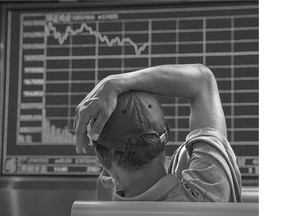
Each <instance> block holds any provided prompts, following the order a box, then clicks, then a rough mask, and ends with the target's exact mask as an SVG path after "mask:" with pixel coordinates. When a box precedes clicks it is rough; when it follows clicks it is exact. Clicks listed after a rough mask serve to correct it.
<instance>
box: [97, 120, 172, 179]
mask: <svg viewBox="0 0 288 216" xmlns="http://www.w3.org/2000/svg"><path fill="white" fill-rule="evenodd" d="M166 130H167V136H166V140H165V141H164V142H162V143H161V140H160V139H159V137H158V136H156V135H155V134H145V135H143V136H141V137H139V138H138V140H137V142H139V143H144V144H145V143H146V144H149V145H151V146H153V148H151V149H150V150H147V151H140V152H121V151H116V150H112V149H110V148H108V147H105V146H103V145H100V144H99V143H97V141H94V140H93V144H94V146H95V149H96V151H97V152H98V154H99V156H100V157H101V161H102V163H103V165H104V166H106V168H107V169H109V168H110V167H111V164H112V161H113V162H115V164H116V165H117V166H118V167H120V168H121V169H123V170H125V171H127V172H130V173H131V172H135V171H137V170H139V169H142V168H143V167H144V166H145V165H147V164H149V163H151V162H152V161H153V160H154V159H155V158H156V157H157V156H158V155H160V154H161V153H162V152H163V151H164V148H165V144H166V143H167V142H168V140H169V135H170V129H169V126H168V124H167V123H166Z"/></svg>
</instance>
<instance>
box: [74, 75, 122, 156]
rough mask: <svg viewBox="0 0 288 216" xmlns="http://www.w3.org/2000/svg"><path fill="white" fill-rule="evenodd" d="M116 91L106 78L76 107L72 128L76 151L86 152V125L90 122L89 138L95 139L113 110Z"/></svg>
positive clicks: (87, 141) (115, 102)
mask: <svg viewBox="0 0 288 216" xmlns="http://www.w3.org/2000/svg"><path fill="white" fill-rule="evenodd" d="M117 97H118V95H117V92H116V90H115V89H114V88H113V86H111V84H109V82H106V80H102V81H101V82H99V83H98V84H97V85H96V86H95V88H94V89H93V90H92V91H91V92H90V93H89V94H88V95H87V96H86V97H85V98H84V99H83V100H82V101H81V103H80V104H79V105H78V106H77V107H76V110H75V112H76V116H75V119H74V126H73V127H74V129H75V135H76V152H77V153H83V152H84V153H87V152H88V144H89V143H90V139H89V137H88V135H87V132H88V131H87V126H88V125H89V124H90V128H91V138H92V139H93V140H97V139H98V137H99V135H100V133H101V131H102V129H103V127H104V125H105V123H106V122H107V120H108V119H109V117H110V115H111V114H112V113H113V111H114V110H115V107H116V104H117Z"/></svg>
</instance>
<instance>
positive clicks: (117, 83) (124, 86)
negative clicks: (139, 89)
mask: <svg viewBox="0 0 288 216" xmlns="http://www.w3.org/2000/svg"><path fill="white" fill-rule="evenodd" d="M124 76H125V75H124V74H115V75H111V76H109V77H108V80H107V82H108V85H109V86H110V87H111V88H112V89H113V91H114V93H115V94H116V96H117V97H118V96H119V95H120V94H123V93H125V92H127V91H129V90H130V89H129V88H128V82H127V81H124Z"/></svg>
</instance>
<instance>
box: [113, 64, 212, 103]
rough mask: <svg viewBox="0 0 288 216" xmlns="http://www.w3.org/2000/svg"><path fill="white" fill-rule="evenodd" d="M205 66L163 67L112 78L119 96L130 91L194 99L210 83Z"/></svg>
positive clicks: (208, 72) (208, 73)
mask: <svg viewBox="0 0 288 216" xmlns="http://www.w3.org/2000/svg"><path fill="white" fill-rule="evenodd" d="M210 75H211V71H210V70H209V69H208V68H206V67H205V66H203V65H199V64H195V65H162V66H156V67H151V68H147V69H143V70H139V71H136V72H131V73H126V74H120V75H114V76H113V77H111V79H112V80H113V81H112V82H114V83H115V86H116V89H117V91H118V93H119V94H121V93H124V92H126V91H129V90H138V91H146V92H150V93H153V94H158V95H164V96H174V97H184V98H188V99H193V98H194V97H195V96H196V95H197V93H198V92H199V91H201V89H202V88H204V87H205V85H206V84H207V82H209V76H210Z"/></svg>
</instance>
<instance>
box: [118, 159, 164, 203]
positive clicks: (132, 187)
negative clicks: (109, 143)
mask: <svg viewBox="0 0 288 216" xmlns="http://www.w3.org/2000/svg"><path fill="white" fill-rule="evenodd" d="M119 173H120V175H119V178H120V184H121V186H122V189H123V190H124V196H125V197H127V198H128V197H134V196H137V195H139V194H142V193H144V192H145V191H147V190H148V189H149V188H151V187H152V186H153V185H154V184H155V183H156V182H157V181H158V180H159V179H160V178H162V177H163V176H165V175H167V172H166V169H165V167H164V165H163V163H161V162H159V161H158V160H157V159H156V160H155V161H154V162H152V163H151V164H149V166H148V167H145V168H143V169H141V170H138V171H136V172H133V173H128V172H125V171H124V172H123V171H122V172H119Z"/></svg>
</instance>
